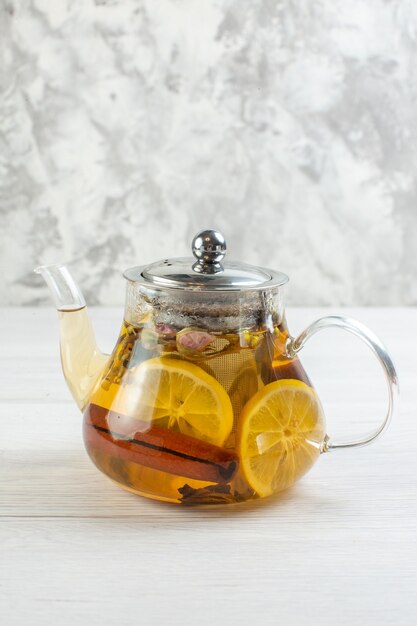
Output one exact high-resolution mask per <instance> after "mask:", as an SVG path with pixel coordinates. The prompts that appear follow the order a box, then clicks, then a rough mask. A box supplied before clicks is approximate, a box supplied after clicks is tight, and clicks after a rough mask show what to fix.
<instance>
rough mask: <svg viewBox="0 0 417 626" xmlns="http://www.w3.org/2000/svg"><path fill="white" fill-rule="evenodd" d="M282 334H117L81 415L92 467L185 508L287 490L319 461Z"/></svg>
mask: <svg viewBox="0 0 417 626" xmlns="http://www.w3.org/2000/svg"><path fill="white" fill-rule="evenodd" d="M287 337H288V333H287V331H286V329H285V327H283V326H282V325H281V326H279V325H276V326H274V327H272V328H271V329H266V328H262V327H260V328H256V329H243V330H242V331H240V332H234V333H233V332H231V333H226V334H225V333H220V332H213V331H210V332H208V331H206V330H204V329H201V328H196V327H188V328H183V329H178V328H175V327H174V326H171V325H168V324H152V323H150V324H146V323H144V324H143V325H133V324H130V323H128V322H125V323H124V324H123V327H122V330H121V333H120V336H119V340H118V342H117V345H116V347H115V349H114V351H113V354H112V356H111V358H110V360H109V363H108V365H107V367H106V369H105V371H104V372H103V375H102V378H101V381H100V382H99V384H98V385H97V386H96V388H95V390H94V392H93V394H92V395H91V397H90V403H89V405H88V406H87V409H86V410H85V413H84V439H85V444H86V448H87V450H88V453H89V455H90V457H91V458H92V459H93V461H94V462H95V464H96V465H97V466H98V467H99V469H101V470H102V471H103V472H104V473H106V474H107V475H108V476H110V477H111V478H112V479H113V480H114V481H116V482H117V483H118V484H119V485H121V486H122V487H124V488H126V489H129V490H131V491H134V492H135V493H139V494H141V495H146V496H148V497H152V498H156V499H158V500H168V501H171V502H181V503H184V504H200V503H201V504H208V503H222V502H241V501H244V500H248V499H250V498H255V497H259V496H267V495H271V494H273V493H275V492H277V491H280V490H282V489H285V488H286V487H288V486H289V485H291V484H292V483H293V482H294V481H295V480H297V478H299V477H300V476H301V475H302V474H304V473H305V472H306V471H307V470H308V469H309V468H310V466H311V465H312V464H313V463H314V462H315V460H316V458H317V456H318V455H319V452H320V442H321V441H322V440H323V436H324V431H323V420H322V414H321V409H320V404H319V402H318V400H317V398H316V394H315V392H314V390H313V389H312V387H311V383H310V381H309V379H308V377H307V375H306V373H305V371H304V369H303V367H302V365H301V364H300V362H299V360H298V359H297V358H295V359H288V358H287V357H286V356H285V346H286V341H287Z"/></svg>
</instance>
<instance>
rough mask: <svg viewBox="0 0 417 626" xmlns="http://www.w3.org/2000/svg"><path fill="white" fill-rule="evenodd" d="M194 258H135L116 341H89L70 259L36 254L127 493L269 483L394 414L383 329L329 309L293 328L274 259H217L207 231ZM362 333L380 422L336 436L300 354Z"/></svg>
mask: <svg viewBox="0 0 417 626" xmlns="http://www.w3.org/2000/svg"><path fill="white" fill-rule="evenodd" d="M192 251H193V255H194V259H192V258H178V259H166V260H163V261H160V262H157V263H153V264H151V265H149V266H146V267H145V266H143V267H134V268H131V269H128V270H127V271H126V272H125V273H124V277H125V278H126V279H127V294H126V306H125V315H124V320H123V324H122V328H121V330H120V334H119V338H118V341H117V343H116V346H115V348H114V350H113V352H112V354H111V355H110V356H109V355H105V354H103V353H101V352H100V350H99V349H98V348H97V346H96V341H95V338H94V334H93V330H92V327H91V324H90V321H89V317H88V315H87V310H86V306H85V301H84V298H83V297H82V295H81V292H80V290H79V289H78V287H77V285H76V284H75V282H74V280H73V279H72V277H71V275H70V274H69V272H68V270H67V269H66V267H64V266H56V265H55V266H43V267H40V268H38V269H37V270H36V271H37V272H39V273H41V274H42V275H43V277H44V278H45V280H46V282H47V284H48V286H49V287H50V289H51V291H52V293H53V295H54V299H55V303H56V306H57V308H58V312H59V318H60V338H61V357H62V366H63V370H64V374H65V378H66V380H67V383H68V386H69V388H70V390H71V393H72V395H73V397H74V399H75V400H76V402H77V404H78V406H79V407H80V409H81V410H82V411H83V414H84V429H83V432H84V442H85V446H86V449H87V452H88V454H89V456H90V457H91V459H92V461H93V462H94V463H95V465H96V466H97V467H98V468H99V469H100V470H101V471H102V472H104V474H106V475H107V476H108V477H109V478H111V479H112V480H113V481H115V482H116V483H118V484H119V485H120V486H121V487H123V488H125V489H127V490H129V491H133V492H134V493H137V494H140V495H143V496H147V497H149V498H154V499H157V500H163V501H168V502H174V503H181V504H188V505H191V504H212V503H215V504H216V503H221V504H223V503H235V502H242V501H245V500H250V499H255V498H263V497H267V496H271V495H273V494H275V493H277V492H279V491H281V490H283V489H286V488H287V487H290V486H291V485H292V484H293V483H294V482H295V481H296V480H298V479H299V478H300V477H301V476H303V474H305V473H306V472H307V471H308V470H309V469H310V468H311V467H312V465H313V464H314V463H315V461H316V460H317V459H318V457H319V456H320V454H321V453H324V452H328V451H330V450H334V449H337V448H350V447H357V446H363V445H366V444H368V443H370V442H371V441H373V440H375V439H376V438H377V437H378V436H379V435H381V434H382V433H383V432H384V430H385V429H386V427H387V426H388V423H389V421H390V419H391V416H392V413H393V411H394V401H395V399H396V396H397V390H398V382H397V375H396V372H395V368H394V365H393V363H392V361H391V359H390V357H389V355H388V354H387V352H386V350H385V349H384V347H383V345H382V344H381V342H380V341H379V340H378V339H377V338H376V337H375V336H374V335H373V333H371V332H370V331H369V330H367V329H366V328H365V327H364V326H363V325H362V324H360V323H359V322H356V321H354V320H351V319H347V318H344V317H336V316H331V317H324V318H322V319H319V320H317V321H316V322H314V323H313V324H312V325H311V326H309V327H308V328H307V329H306V330H305V331H304V332H303V333H301V335H300V336H299V337H297V338H293V337H292V336H291V335H290V334H289V332H288V328H287V324H286V320H285V311H284V285H285V284H286V283H287V281H288V277H287V276H286V275H285V274H282V273H280V272H275V271H272V270H268V269H263V268H259V267H254V266H250V265H245V264H243V263H233V262H228V261H225V260H224V257H225V254H226V243H225V240H224V238H223V236H222V235H221V234H220V233H219V232H217V231H215V230H205V231H202V232H200V233H199V234H198V235H196V236H195V237H194V240H193V242H192ZM334 326H336V327H338V328H342V329H344V330H347V331H349V332H351V333H353V334H354V335H356V336H357V337H359V338H360V339H362V340H363V341H364V342H365V343H366V344H367V345H368V346H369V347H370V348H371V350H372V351H373V352H374V354H375V355H376V357H377V358H378V360H379V362H380V363H381V365H382V368H383V370H384V373H385V376H386V380H387V384H388V392H389V394H388V397H389V404H388V410H387V413H386V415H385V417H384V419H383V422H382V424H381V425H380V426H379V428H378V429H377V430H376V432H373V433H371V434H370V435H369V436H366V437H364V438H363V439H361V440H357V441H347V442H340V443H339V442H333V441H332V440H331V439H329V437H328V436H327V434H326V426H325V419H324V414H323V410H322V407H321V404H320V400H319V398H318V396H317V393H316V391H315V390H314V388H313V386H312V384H311V381H310V379H309V377H308V375H307V373H306V372H305V370H304V368H303V366H302V365H301V363H300V360H299V358H298V353H299V351H300V350H301V348H302V347H303V346H304V344H305V342H306V341H307V340H308V339H309V337H311V336H312V335H313V334H314V333H316V332H317V331H319V330H322V329H324V328H328V327H334Z"/></svg>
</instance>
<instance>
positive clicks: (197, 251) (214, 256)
mask: <svg viewBox="0 0 417 626" xmlns="http://www.w3.org/2000/svg"><path fill="white" fill-rule="evenodd" d="M192 251H193V254H194V256H195V258H196V259H197V262H196V263H194V265H193V270H194V271H195V272H198V273H199V274H217V273H218V272H222V271H223V265H222V264H221V263H220V261H222V260H223V259H224V256H225V254H226V241H225V238H224V237H223V235H222V234H221V233H219V231H218V230H202V231H201V232H199V233H197V235H196V236H195V237H194V239H193V243H192Z"/></svg>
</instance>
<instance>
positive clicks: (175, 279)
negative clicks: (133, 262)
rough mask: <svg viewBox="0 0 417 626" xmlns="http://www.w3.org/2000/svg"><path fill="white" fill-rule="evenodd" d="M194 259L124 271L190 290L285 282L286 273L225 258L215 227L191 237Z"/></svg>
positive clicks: (155, 283) (238, 288)
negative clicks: (225, 259)
mask: <svg viewBox="0 0 417 626" xmlns="http://www.w3.org/2000/svg"><path fill="white" fill-rule="evenodd" d="M192 252H193V255H194V257H195V258H194V259H192V258H190V257H185V258H176V259H165V260H163V261H157V262H156V263H151V264H150V265H146V266H140V267H132V268H130V269H128V270H126V271H125V272H124V274H123V276H124V277H125V278H127V280H130V281H133V282H138V283H140V284H143V285H145V286H147V287H152V286H153V287H156V288H158V287H159V288H165V289H187V290H191V291H194V290H195V291H246V290H259V289H269V288H271V287H278V286H280V285H284V284H285V283H286V282H287V281H288V276H287V275H286V274H283V273H281V272H275V271H273V270H269V269H264V268H261V267H255V266H254V265H248V264H246V263H236V262H229V261H226V262H225V263H222V261H223V259H224V257H225V255H226V241H225V239H224V237H223V235H222V234H221V233H219V232H218V231H217V230H202V231H201V232H199V233H197V235H196V236H195V237H194V239H193V241H192Z"/></svg>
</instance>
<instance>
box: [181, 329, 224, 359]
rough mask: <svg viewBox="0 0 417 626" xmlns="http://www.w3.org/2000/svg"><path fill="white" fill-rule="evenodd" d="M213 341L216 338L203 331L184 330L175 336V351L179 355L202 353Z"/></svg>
mask: <svg viewBox="0 0 417 626" xmlns="http://www.w3.org/2000/svg"><path fill="white" fill-rule="evenodd" d="M215 340H216V337H215V336H214V335H210V333H207V332H206V331H205V330H196V329H194V328H191V327H190V328H184V329H183V330H181V331H180V332H179V333H178V334H177V349H178V352H179V353H180V354H193V353H195V352H203V351H204V350H205V349H206V348H207V346H208V345H209V344H210V343H212V342H213V341H215Z"/></svg>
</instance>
